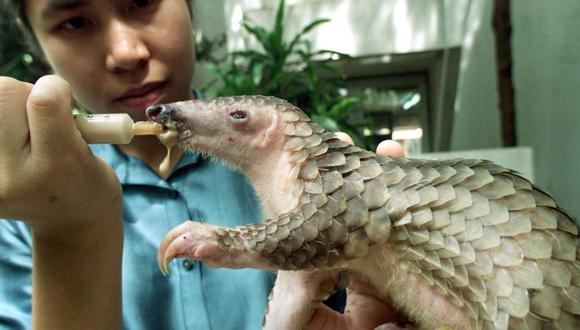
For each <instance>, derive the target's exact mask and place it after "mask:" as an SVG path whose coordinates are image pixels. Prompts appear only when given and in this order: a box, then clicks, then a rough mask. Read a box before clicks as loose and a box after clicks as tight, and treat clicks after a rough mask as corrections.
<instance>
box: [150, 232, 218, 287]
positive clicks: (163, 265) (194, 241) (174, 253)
mask: <svg viewBox="0 0 580 330" xmlns="http://www.w3.org/2000/svg"><path fill="white" fill-rule="evenodd" d="M214 227H215V226H212V225H208V224H203V223H199V222H194V221H187V222H184V223H183V224H181V225H179V226H177V227H176V228H174V229H173V230H171V231H170V232H169V233H168V234H167V235H166V236H165V238H164V239H163V241H162V242H161V245H160V246H159V250H158V251H157V264H158V265H159V269H160V270H161V272H162V273H163V275H165V276H167V275H168V274H169V263H170V262H171V261H172V260H173V259H175V258H181V257H188V258H192V259H205V258H212V257H214V256H216V255H219V254H220V253H221V251H220V248H219V247H218V245H217V241H216V237H215V228H214Z"/></svg>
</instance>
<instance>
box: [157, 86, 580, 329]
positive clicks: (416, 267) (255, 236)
mask: <svg viewBox="0 0 580 330" xmlns="http://www.w3.org/2000/svg"><path fill="white" fill-rule="evenodd" d="M153 108H154V110H150V111H149V112H148V113H149V115H150V118H151V119H153V120H156V121H159V122H162V123H165V124H167V123H171V124H172V125H175V127H176V129H177V130H178V131H179V134H180V141H181V142H180V144H181V145H182V146H184V147H186V148H191V149H195V150H198V151H202V152H205V153H209V154H211V155H214V156H216V157H218V158H220V159H223V160H226V161H227V162H230V163H234V165H236V166H238V167H240V168H241V169H242V171H246V172H251V170H250V169H249V168H246V167H247V166H249V165H245V164H247V162H244V160H236V159H232V158H231V155H229V154H228V153H227V146H226V147H224V148H222V147H220V146H219V143H217V144H216V143H215V141H216V140H212V141H213V142H212V143H206V144H204V142H203V141H204V138H203V135H204V134H210V133H202V132H200V128H199V126H204V125H197V124H196V122H200V121H201V120H199V119H198V116H203V114H204V113H205V112H212V113H222V114H231V113H232V112H235V111H243V112H248V113H249V114H250V121H251V120H256V119H257V118H258V117H260V118H261V119H260V120H261V121H263V120H264V119H263V118H266V117H271V118H272V119H271V123H270V124H269V125H266V126H264V127H268V128H271V127H274V129H273V131H274V133H271V134H273V138H272V140H275V141H278V142H275V143H278V144H275V145H274V146H271V147H270V148H271V149H270V152H271V153H273V154H275V156H276V157H281V154H276V153H274V152H272V150H277V149H280V150H281V151H280V152H283V154H284V157H286V158H285V159H287V161H286V162H287V163H288V164H290V165H291V166H290V167H288V168H289V170H288V172H287V173H285V174H283V175H284V178H285V179H286V180H288V181H289V182H290V183H289V185H290V186H291V189H289V190H288V192H287V193H286V194H285V195H284V196H286V197H287V198H288V199H289V200H294V201H295V203H294V204H292V203H291V204H290V205H291V207H290V208H289V209H279V208H276V207H273V206H272V205H273V204H275V203H276V201H269V202H264V200H265V199H267V194H268V193H269V192H268V188H267V187H264V184H263V183H256V182H255V181H256V180H253V178H254V177H256V176H255V175H254V176H252V175H251V174H250V175H249V177H250V180H251V181H252V182H253V183H254V186H255V187H256V191H257V193H258V196H260V198H261V200H262V202H263V203H264V208H265V213H266V214H268V215H270V216H271V218H270V219H269V220H265V221H264V222H262V223H259V224H253V225H248V226H242V227H237V228H221V227H215V226H211V225H207V224H199V223H194V222H187V223H186V224H184V225H183V226H182V227H181V228H177V229H175V230H174V231H173V232H172V233H170V234H169V235H168V236H167V238H166V240H165V242H164V243H163V244H162V246H161V248H160V254H159V262H160V265H161V268H162V270H164V271H166V270H167V262H168V261H169V260H171V259H172V258H174V257H181V256H188V257H193V258H201V259H203V260H206V261H208V260H211V255H210V257H207V256H206V257H203V254H202V253H200V252H199V251H197V252H196V248H197V247H199V246H200V243H207V244H213V246H217V247H219V251H221V253H222V254H223V253H224V251H226V252H225V254H227V256H228V259H229V258H235V257H236V256H240V257H239V260H240V261H239V262H238V263H236V264H235V265H233V266H234V267H245V266H251V267H260V268H267V269H274V270H281V271H288V270H289V271H296V270H299V271H312V270H331V269H345V270H347V271H349V272H351V273H353V274H356V275H358V276H361V277H362V278H365V279H366V280H367V281H368V282H369V283H370V284H371V285H372V286H373V287H375V288H376V290H377V292H379V293H380V295H382V296H385V297H388V298H389V300H390V301H392V303H393V304H394V305H395V306H396V307H397V308H399V309H400V310H401V311H402V312H404V313H406V314H407V317H408V318H409V320H411V321H413V322H414V323H415V324H416V325H417V326H419V327H422V328H430V327H436V326H443V325H448V326H452V327H456V328H467V327H471V328H474V329H551V328H554V329H577V328H578V327H579V324H580V262H579V260H580V244H579V240H578V229H577V226H576V224H575V223H574V221H573V220H572V219H571V218H570V217H569V216H568V215H567V214H566V213H565V212H564V211H563V210H562V209H560V208H559V207H558V206H557V205H556V203H555V202H554V200H553V199H552V198H551V197H550V196H549V195H548V194H547V193H545V192H544V191H542V190H540V189H539V188H538V187H536V186H534V185H533V184H531V183H530V182H529V181H528V180H526V179H524V178H523V177H521V176H520V174H518V173H517V172H515V171H513V170H509V169H507V168H504V167H502V166H500V165H497V164H494V163H492V162H490V161H486V160H472V159H455V160H417V159H405V158H395V157H385V156H380V155H376V154H375V153H373V152H369V151H366V150H363V149H360V148H358V147H356V146H352V145H349V144H347V143H346V142H343V141H341V140H339V139H338V138H337V137H336V136H335V135H334V134H332V133H327V132H325V131H324V130H323V129H322V128H321V127H320V126H318V125H317V124H315V123H313V122H312V121H310V119H309V118H308V117H307V116H306V115H305V114H304V113H303V112H302V111H301V110H300V109H299V108H297V107H295V106H293V105H291V104H289V103H288V102H286V101H284V100H280V99H277V98H274V97H262V96H246V97H231V98H216V99H207V100H193V101H186V102H180V103H175V104H168V105H163V106H162V111H161V113H160V112H159V111H160V108H159V106H157V107H153ZM204 111H205V112H204ZM218 117H219V116H218ZM219 118H222V117H219ZM208 120H210V119H208ZM211 120H216V119H215V118H213V117H212V119H211ZM218 120H219V119H218ZM196 126H197V128H196ZM220 127H221V126H220ZM224 127H225V128H222V129H223V130H227V129H231V127H228V126H227V125H225V126H224ZM247 131H248V132H253V133H252V134H254V133H255V132H254V131H255V128H252V127H248V128H247ZM262 131H264V129H262ZM262 131H261V132H262ZM211 134H216V133H215V132H213V133H211ZM221 134H225V133H224V132H221ZM269 134H270V133H269ZM226 135H227V134H226ZM264 136H265V135H264ZM268 138H269V137H265V139H268ZM272 143H274V142H272ZM209 144H214V145H212V146H209ZM230 147H231V146H230ZM250 161H251V160H250ZM199 226H202V227H203V228H205V229H203V230H201V229H200V228H201V227H199ZM186 232H187V233H190V234H187V235H185V234H184V233H186ZM192 232H193V234H191V233H192ZM192 235H193V236H195V235H197V236H199V237H197V238H192V237H193V236H192ZM184 241H186V243H184ZM216 260H219V258H217V259H216ZM248 260H253V261H251V262H248ZM256 260H257V261H256ZM371 264H372V265H373V266H368V265H371ZM214 265H216V266H232V265H228V264H227V263H225V262H223V263H220V262H219V261H218V262H214ZM365 267H366V268H365ZM407 282H408V283H411V284H407ZM415 282H416V283H415ZM413 283H415V284H413ZM407 285H409V288H407V289H408V290H412V289H414V288H419V289H421V288H424V290H429V291H430V293H429V294H428V295H423V294H417V293H412V292H409V293H405V290H406V288H405V286H407ZM417 290H418V289H417ZM426 297H429V298H427V299H425V298H426ZM322 298H324V297H322ZM282 299H283V298H282ZM429 299H432V300H433V301H439V300H440V301H443V302H444V304H449V306H452V307H445V308H448V309H449V312H450V313H454V312H455V311H457V313H458V314H460V315H463V316H464V318H461V317H458V318H457V319H453V317H448V316H445V317H439V316H437V315H436V314H437V313H438V312H435V311H434V312H433V313H432V315H431V314H430V312H429V310H428V308H427V309H426V310H417V308H416V307H415V306H424V305H423V304H425V302H423V301H422V300H429ZM427 307H428V306H427ZM433 308H434V309H436V308H435V307H433ZM465 320H467V322H465ZM266 324H267V325H268V322H266ZM267 327H268V326H267ZM272 328H275V326H274V327H272Z"/></svg>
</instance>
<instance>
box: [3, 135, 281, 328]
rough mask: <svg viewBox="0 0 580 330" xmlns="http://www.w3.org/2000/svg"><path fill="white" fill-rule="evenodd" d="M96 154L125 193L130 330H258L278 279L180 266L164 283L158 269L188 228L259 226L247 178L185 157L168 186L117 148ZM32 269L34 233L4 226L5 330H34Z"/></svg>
mask: <svg viewBox="0 0 580 330" xmlns="http://www.w3.org/2000/svg"><path fill="white" fill-rule="evenodd" d="M91 148H92V149H93V152H94V153H95V154H96V155H98V156H100V157H101V158H103V159H104V160H106V161H107V162H108V163H109V164H111V166H112V167H113V169H114V170H115V172H116V173H117V176H118V177H119V180H120V181H121V184H122V186H123V192H124V196H123V220H124V232H125V241H124V250H123V324H124V328H125V329H136V330H141V329H155V330H159V329H260V328H261V324H262V317H263V314H264V310H265V305H266V301H267V297H268V294H269V292H270V289H271V287H272V284H273V281H274V274H273V273H269V272H266V271H260V270H254V269H238V270H230V269H212V268H209V267H206V266H205V265H204V264H202V263H200V262H191V261H189V260H186V259H177V260H176V261H173V262H172V264H171V266H170V275H169V276H168V277H164V276H163V275H162V274H161V272H160V271H159V269H158V267H157V263H156V253H157V248H158V247H159V244H160V242H161V240H162V239H163V237H164V236H165V235H166V234H167V232H168V231H169V230H170V229H172V228H174V227H175V226H177V225H179V224H181V223H182V222H184V221H185V220H188V219H193V220H199V221H204V222H209V223H213V224H217V225H223V226H229V227H233V226H237V225H243V224H246V223H250V222H257V221H259V220H260V219H261V215H260V210H259V206H258V204H257V198H256V196H255V193H254V191H253V189H252V188H251V186H250V185H249V183H248V182H247V180H246V178H245V176H243V175H242V174H240V173H238V172H234V171H233V170H231V169H229V168H228V167H227V166H225V165H222V164H219V163H217V162H214V161H210V160H206V159H202V158H201V157H199V156H197V155H195V154H185V155H184V156H183V157H182V158H181V160H180V162H179V163H178V164H177V166H176V167H175V168H174V170H173V171H172V173H171V174H170V176H169V178H168V179H167V180H164V179H162V178H160V177H159V176H158V175H157V174H155V173H154V172H153V171H152V170H151V169H149V167H148V166H147V165H145V164H144V163H143V162H142V161H141V160H139V159H136V158H133V157H130V156H127V155H125V154H123V153H121V152H120V151H119V150H118V149H117V148H116V147H115V146H112V145H93V146H91ZM87 175H90V173H87ZM71 193H74V192H71ZM86 262H87V263H90V262H91V261H90V260H87V261H86ZM31 269H32V256H31V236H30V231H29V229H28V227H27V226H26V225H25V224H24V223H23V222H18V221H7V220H0V329H10V330H14V329H29V328H30V324H31V294H32V287H31V286H32V284H31V281H32V280H31ZM55 299H58V297H55Z"/></svg>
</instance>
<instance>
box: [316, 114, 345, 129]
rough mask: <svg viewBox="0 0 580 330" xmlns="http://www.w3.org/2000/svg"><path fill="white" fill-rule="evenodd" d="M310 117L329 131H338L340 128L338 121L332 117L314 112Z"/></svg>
mask: <svg viewBox="0 0 580 330" xmlns="http://www.w3.org/2000/svg"><path fill="white" fill-rule="evenodd" d="M310 119H312V121H313V122H315V123H317V124H318V125H320V127H322V128H324V129H325V130H327V131H330V132H337V131H339V130H340V128H339V125H338V123H337V122H336V121H335V120H334V119H332V118H330V117H327V116H321V115H318V114H312V115H311V116H310Z"/></svg>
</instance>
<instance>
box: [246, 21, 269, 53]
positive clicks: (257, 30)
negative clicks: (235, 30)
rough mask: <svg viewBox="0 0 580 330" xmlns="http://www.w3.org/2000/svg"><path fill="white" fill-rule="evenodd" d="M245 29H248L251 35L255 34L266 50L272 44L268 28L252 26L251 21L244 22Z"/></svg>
mask: <svg viewBox="0 0 580 330" xmlns="http://www.w3.org/2000/svg"><path fill="white" fill-rule="evenodd" d="M242 25H243V26H244V29H246V30H247V31H248V32H249V33H250V34H251V35H253V36H254V37H255V38H256V39H257V40H258V42H259V43H260V44H261V45H262V47H263V48H264V49H266V50H268V49H269V45H270V34H269V33H268V31H266V29H264V28H263V27H261V26H252V25H250V23H249V22H242Z"/></svg>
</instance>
